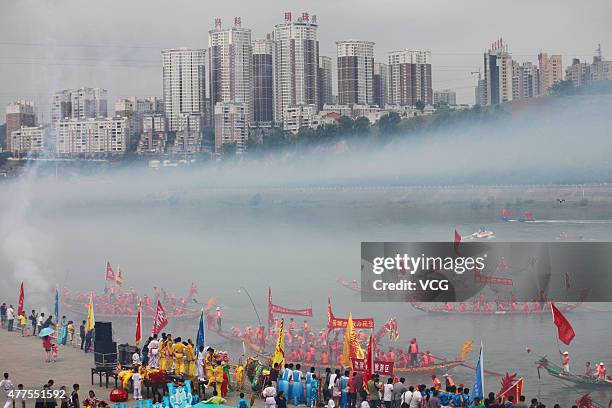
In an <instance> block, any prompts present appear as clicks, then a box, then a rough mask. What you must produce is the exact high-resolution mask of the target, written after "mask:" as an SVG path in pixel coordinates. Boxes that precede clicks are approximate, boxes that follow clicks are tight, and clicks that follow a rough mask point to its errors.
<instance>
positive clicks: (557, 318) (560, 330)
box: [550, 302, 576, 345]
mask: <svg viewBox="0 0 612 408" xmlns="http://www.w3.org/2000/svg"><path fill="white" fill-rule="evenodd" d="M550 309H551V310H552V315H553V323H554V324H555V326H557V334H558V335H559V340H561V341H562V342H563V343H565V344H568V345H569V344H570V343H571V342H572V339H573V338H574V337H575V336H576V333H575V332H574V329H573V328H572V325H571V324H570V322H569V321H568V320H567V319H566V318H565V316H563V314H562V313H561V311H560V310H559V309H557V306H555V304H554V303H553V302H550Z"/></svg>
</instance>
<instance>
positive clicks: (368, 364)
mask: <svg viewBox="0 0 612 408" xmlns="http://www.w3.org/2000/svg"><path fill="white" fill-rule="evenodd" d="M372 374H374V341H373V340H372V333H370V338H369V339H368V349H367V350H366V354H365V372H364V374H363V382H364V384H367V383H368V381H370V380H371V379H372Z"/></svg>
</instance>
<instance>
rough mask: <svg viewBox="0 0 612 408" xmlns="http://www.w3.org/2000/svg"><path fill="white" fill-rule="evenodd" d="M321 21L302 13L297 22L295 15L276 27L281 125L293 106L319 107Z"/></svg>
mask: <svg viewBox="0 0 612 408" xmlns="http://www.w3.org/2000/svg"><path fill="white" fill-rule="evenodd" d="M317 28H318V25H317V18H316V16H314V15H313V16H310V15H309V14H308V13H302V14H301V16H300V17H299V18H298V19H297V21H293V19H292V14H291V12H286V13H285V21H284V22H283V23H281V24H277V25H276V26H275V27H274V32H273V39H274V45H275V55H274V56H275V62H274V66H275V74H274V77H275V78H274V82H275V86H274V105H275V107H274V117H275V121H279V120H281V119H282V117H283V112H284V111H285V109H286V108H287V107H289V106H294V105H314V106H315V109H316V108H318V105H319V86H318V82H319V80H318V79H319V75H318V74H319V72H318V71H319V70H318V68H319V39H318V32H317Z"/></svg>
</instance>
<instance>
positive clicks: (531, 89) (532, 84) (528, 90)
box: [512, 61, 539, 100]
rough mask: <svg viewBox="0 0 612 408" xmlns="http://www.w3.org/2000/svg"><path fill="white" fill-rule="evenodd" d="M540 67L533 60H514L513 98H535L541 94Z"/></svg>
mask: <svg viewBox="0 0 612 408" xmlns="http://www.w3.org/2000/svg"><path fill="white" fill-rule="evenodd" d="M538 83H539V75H538V68H537V67H536V66H535V65H534V64H532V63H531V62H528V61H527V62H524V63H522V64H519V63H518V62H516V61H513V62H512V99H513V100H515V99H526V98H534V97H536V96H538V95H539V86H538Z"/></svg>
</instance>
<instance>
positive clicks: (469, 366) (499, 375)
mask: <svg viewBox="0 0 612 408" xmlns="http://www.w3.org/2000/svg"><path fill="white" fill-rule="evenodd" d="M459 365H462V366H463V367H467V368H470V369H472V370H474V371H476V367H472V366H471V365H468V364H465V363H461V364H459ZM484 372H485V374H489V375H494V376H496V377H503V376H504V374H502V373H498V372H497V371H491V370H487V369H485V370H484Z"/></svg>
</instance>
